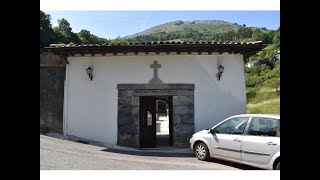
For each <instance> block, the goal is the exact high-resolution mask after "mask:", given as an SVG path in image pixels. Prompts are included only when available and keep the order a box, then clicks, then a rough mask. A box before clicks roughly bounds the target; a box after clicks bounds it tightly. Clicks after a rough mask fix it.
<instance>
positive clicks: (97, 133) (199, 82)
mask: <svg viewBox="0 0 320 180" xmlns="http://www.w3.org/2000/svg"><path fill="white" fill-rule="evenodd" d="M222 56H223V61H222V65H223V66H224V67H225V69H224V73H223V75H222V78H221V80H220V81H217V78H216V73H217V55H197V54H196V55H192V54H191V55H171V54H169V55H167V54H160V55H159V54H158V55H156V54H152V53H150V54H149V55H145V54H144V53H143V54H142V55H140V54H139V55H130V54H128V55H126V56H125V55H123V56H121V55H120V56H100V57H99V56H95V57H90V56H87V57H86V56H84V57H81V56H80V57H69V58H68V61H69V67H68V70H67V71H68V72H67V73H68V82H67V83H66V84H67V88H66V89H67V97H66V100H67V102H66V108H65V111H66V112H65V113H66V114H65V121H66V123H65V126H66V127H65V128H66V133H67V135H73V136H78V137H82V138H86V139H90V140H95V141H100V142H104V143H110V144H116V142H117V107H118V106H117V103H118V102H117V97H118V91H117V84H125V83H130V84H135V83H137V84H140V83H142V84H144V83H148V82H149V80H150V79H151V78H152V77H153V69H151V68H150V64H152V63H153V61H155V60H157V61H158V63H160V64H161V68H160V69H159V78H160V79H161V80H162V81H163V82H164V83H192V84H195V94H194V95H195V131H199V130H201V129H204V128H208V127H212V126H213V125H215V124H216V123H218V122H220V121H221V120H223V119H224V118H226V117H228V116H231V115H235V114H239V113H246V94H245V79H244V64H243V56H242V55H234V54H223V55H222ZM89 65H91V66H92V68H93V69H94V71H93V81H90V79H89V78H88V76H87V74H86V70H85V69H86V68H87V67H88V66H89Z"/></svg>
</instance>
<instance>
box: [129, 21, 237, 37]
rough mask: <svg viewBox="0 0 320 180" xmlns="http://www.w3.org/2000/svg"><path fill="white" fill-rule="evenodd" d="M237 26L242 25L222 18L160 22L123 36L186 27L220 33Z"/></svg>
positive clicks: (171, 30)
mask: <svg viewBox="0 0 320 180" xmlns="http://www.w3.org/2000/svg"><path fill="white" fill-rule="evenodd" d="M239 27H242V26H240V25H237V24H232V23H229V22H226V21H222V20H203V21H200V20H197V21H173V22H168V23H165V24H160V25H158V26H154V27H152V28H149V29H147V30H145V31H142V32H139V33H135V34H133V35H129V36H125V37H124V38H126V39H130V38H134V37H137V36H144V35H150V34H154V33H158V32H165V33H169V32H174V31H184V30H185V29H187V28H191V29H194V30H196V31H200V32H201V31H202V32H205V31H209V32H212V33H222V32H226V31H230V30H237V29H238V28H239Z"/></svg>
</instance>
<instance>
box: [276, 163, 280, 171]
mask: <svg viewBox="0 0 320 180" xmlns="http://www.w3.org/2000/svg"><path fill="white" fill-rule="evenodd" d="M276 170H280V161H279V162H278V164H277V166H276Z"/></svg>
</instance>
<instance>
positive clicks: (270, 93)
mask: <svg viewBox="0 0 320 180" xmlns="http://www.w3.org/2000/svg"><path fill="white" fill-rule="evenodd" d="M247 113H258V114H280V91H278V92H277V91H276V90H275V89H272V88H268V87H266V86H258V87H254V88H247Z"/></svg>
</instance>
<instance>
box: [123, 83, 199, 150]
mask: <svg viewBox="0 0 320 180" xmlns="http://www.w3.org/2000/svg"><path fill="white" fill-rule="evenodd" d="M117 88H118V139H117V144H118V145H120V146H127V147H135V148H140V147H144V145H145V144H140V143H141V138H145V137H144V135H143V134H142V132H141V131H140V130H141V127H142V126H141V125H142V123H143V122H144V123H148V119H147V117H148V112H147V111H148V109H144V111H143V113H141V108H142V107H143V106H141V104H140V103H147V105H148V106H150V107H151V108H149V117H150V116H151V118H149V123H150V121H152V122H151V123H152V124H154V126H153V128H152V132H151V129H150V132H149V133H152V134H156V128H155V127H156V126H155V124H156V117H155V113H153V112H151V111H152V109H156V105H155V104H156V103H152V101H154V102H155V101H156V100H157V98H158V100H163V98H164V97H166V98H168V97H171V99H172V100H171V103H172V104H171V107H172V108H171V114H172V115H171V116H170V108H169V117H172V119H171V120H172V121H171V122H172V126H171V130H170V129H169V131H170V133H169V134H170V136H171V137H170V139H171V142H170V143H171V145H172V146H173V147H175V148H187V147H189V139H190V137H191V135H192V134H193V133H194V84H118V85H117ZM161 98H162V99H161ZM146 99H149V100H146ZM142 101H146V102H142ZM148 101H149V102H148ZM167 102H169V103H168V104H169V106H170V101H168V100H167ZM142 117H145V118H146V119H145V120H146V121H141V119H143V118H142ZM150 139H153V141H154V138H153V137H151V138H150ZM150 139H149V140H150ZM147 140H148V139H147ZM153 144H154V143H153ZM155 146H156V145H153V147H155Z"/></svg>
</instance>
